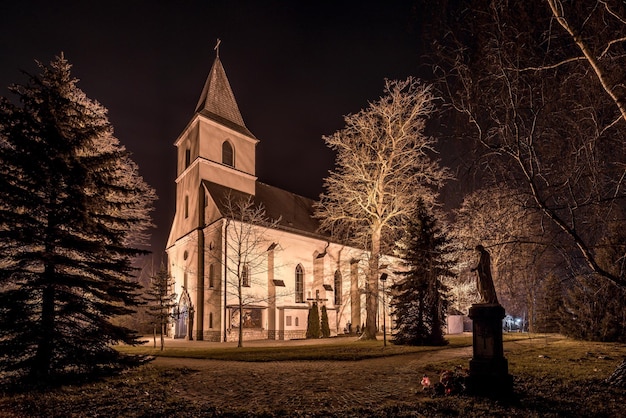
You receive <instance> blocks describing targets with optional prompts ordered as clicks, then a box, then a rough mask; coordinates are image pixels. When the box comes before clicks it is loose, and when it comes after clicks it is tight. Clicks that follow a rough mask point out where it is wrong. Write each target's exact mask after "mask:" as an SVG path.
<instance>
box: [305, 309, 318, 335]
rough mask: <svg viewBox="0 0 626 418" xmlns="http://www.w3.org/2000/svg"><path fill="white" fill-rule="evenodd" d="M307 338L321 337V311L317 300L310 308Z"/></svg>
mask: <svg viewBox="0 0 626 418" xmlns="http://www.w3.org/2000/svg"><path fill="white" fill-rule="evenodd" d="M306 337H307V338H319V337H320V313H319V310H318V309H317V302H313V304H312V305H311V308H310V309H309V317H308V320H307V327H306Z"/></svg>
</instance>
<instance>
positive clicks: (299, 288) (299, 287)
mask: <svg viewBox="0 0 626 418" xmlns="http://www.w3.org/2000/svg"><path fill="white" fill-rule="evenodd" d="M301 302H304V270H303V269H302V265H301V264H298V265H297V266H296V303H301Z"/></svg>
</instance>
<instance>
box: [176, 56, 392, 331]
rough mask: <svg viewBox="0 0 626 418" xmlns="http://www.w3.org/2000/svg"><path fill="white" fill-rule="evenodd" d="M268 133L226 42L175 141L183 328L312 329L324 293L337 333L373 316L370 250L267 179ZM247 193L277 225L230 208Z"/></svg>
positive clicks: (179, 308)
mask: <svg viewBox="0 0 626 418" xmlns="http://www.w3.org/2000/svg"><path fill="white" fill-rule="evenodd" d="M258 142H259V140H258V139H257V138H256V137H255V136H254V134H253V133H252V132H250V130H248V128H247V127H246V125H245V123H244V121H243V118H242V116H241V113H240V111H239V107H238V105H237V102H236V100H235V96H234V94H233V91H232V89H231V86H230V83H229V81H228V78H227V77H226V72H225V70H224V67H223V66H222V63H221V61H220V58H219V50H218V54H217V55H216V58H215V61H214V63H213V66H212V68H211V71H210V73H209V75H208V77H207V80H206V82H205V84H204V88H203V89H202V93H201V95H200V100H199V101H198V104H197V106H196V109H195V112H194V115H193V117H192V118H191V120H190V122H189V123H188V124H187V126H186V127H185V129H184V130H183V131H182V133H181V134H180V136H179V137H178V139H177V140H176V142H175V144H174V145H175V146H176V150H177V171H176V212H175V215H174V219H173V222H172V226H171V230H170V234H169V238H168V241H167V246H166V252H167V257H168V270H169V272H170V275H171V276H172V278H173V279H174V282H175V293H176V294H177V296H178V298H179V300H178V306H177V308H176V309H175V315H174V316H175V319H174V323H173V325H172V330H171V333H172V336H173V337H174V338H186V339H190V340H193V339H195V340H205V341H216V342H219V341H236V340H237V338H238V333H239V327H242V329H241V331H242V332H243V339H244V340H253V339H271V340H288V339H299V338H304V337H305V335H306V329H307V317H308V312H309V308H310V306H311V304H312V303H314V302H316V303H318V305H319V306H320V307H322V306H324V307H325V309H326V312H327V315H328V323H329V326H330V330H331V335H338V334H342V333H344V332H346V331H349V330H352V331H353V332H354V330H355V329H356V328H357V326H359V325H360V324H363V323H364V322H365V294H364V291H363V289H364V287H365V279H366V274H365V272H366V268H367V254H366V253H365V252H364V251H363V250H360V249H357V248H351V247H348V246H345V245H342V244H341V243H338V242H334V241H333V240H332V239H331V238H330V237H329V236H327V235H324V234H321V233H320V232H318V223H317V221H316V219H315V218H314V217H313V203H314V201H313V200H311V199H308V198H305V197H302V196H298V195H296V194H293V193H290V192H288V191H285V190H281V189H279V188H277V187H273V186H271V185H268V184H264V183H262V182H260V181H258V179H257V177H256V173H255V165H256V152H255V150H256V145H257V144H258ZM246 198H247V199H249V201H250V202H253V203H254V205H255V207H262V208H263V210H264V214H265V216H266V218H267V219H270V220H274V222H273V223H272V224H271V226H270V227H267V226H262V225H253V224H246V222H241V221H239V220H237V219H232V217H231V216H229V213H232V212H231V211H229V208H231V207H232V202H233V201H234V200H236V199H246ZM234 231H244V232H245V233H246V234H248V235H254V236H255V239H254V246H253V247H250V249H251V250H250V251H251V252H254V254H249V253H245V254H243V255H244V256H245V257H241V255H242V253H238V254H237V255H238V256H239V257H238V258H237V257H234V252H235V253H236V251H233V249H235V250H236V248H237V247H238V246H239V247H241V245H240V244H241V242H237V239H238V238H237V237H238V236H239V237H240V236H241V235H237V234H235V233H233V232H234ZM248 235H247V236H248ZM250 260H253V262H251V261H250ZM392 261H393V260H381V264H382V263H385V264H389V265H390V264H391V263H392ZM240 305H241V306H242V307H243V313H242V314H241V315H240V313H239V312H240V310H239V307H240ZM379 311H380V312H379V315H382V314H383V313H382V306H381V307H379ZM379 323H382V319H380V321H379ZM387 323H390V322H389V321H387Z"/></svg>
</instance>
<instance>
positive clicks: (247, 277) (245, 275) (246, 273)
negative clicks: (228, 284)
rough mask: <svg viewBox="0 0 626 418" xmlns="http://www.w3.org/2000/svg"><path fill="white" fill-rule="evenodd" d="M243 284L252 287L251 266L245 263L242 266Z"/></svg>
mask: <svg viewBox="0 0 626 418" xmlns="http://www.w3.org/2000/svg"><path fill="white" fill-rule="evenodd" d="M241 285H242V286H244V287H250V266H248V265H247V264H244V265H243V267H242V268H241Z"/></svg>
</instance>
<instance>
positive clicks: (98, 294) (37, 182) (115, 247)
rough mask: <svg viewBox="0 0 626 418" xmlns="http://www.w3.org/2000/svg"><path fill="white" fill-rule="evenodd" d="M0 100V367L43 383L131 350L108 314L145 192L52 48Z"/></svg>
mask: <svg viewBox="0 0 626 418" xmlns="http://www.w3.org/2000/svg"><path fill="white" fill-rule="evenodd" d="M39 67H40V74H39V75H29V76H28V77H29V79H28V81H27V83H26V84H24V85H16V86H12V87H10V91H11V92H12V93H14V94H16V95H17V96H18V97H19V103H20V104H19V105H15V104H13V103H11V102H10V101H9V100H8V99H6V98H1V99H0V246H1V248H0V266H1V268H0V318H1V320H0V372H1V373H0V375H1V376H2V379H3V383H7V382H9V383H17V382H27V381H34V382H40V383H41V382H43V383H45V382H50V381H52V380H56V379H59V378H62V377H64V376H71V375H77V374H81V375H82V374H85V373H93V372H97V371H99V370H102V369H112V368H113V369H117V368H118V367H120V366H122V365H123V364H127V361H129V360H130V359H129V358H128V357H125V356H123V355H122V354H120V353H119V352H118V351H116V350H115V349H113V348H112V346H111V345H112V344H114V343H117V342H124V343H127V344H137V343H139V342H140V341H139V339H138V335H137V333H136V332H135V331H133V330H130V329H128V328H125V327H122V326H119V325H115V324H114V323H113V322H112V319H113V318H115V317H117V316H119V315H127V314H130V313H133V312H134V307H135V306H137V305H138V303H139V299H138V294H137V292H138V290H139V288H140V286H139V285H138V284H137V283H135V282H133V281H131V280H129V279H130V277H131V276H132V274H133V271H134V269H133V267H132V265H131V263H132V261H133V259H134V257H135V256H137V255H140V254H142V253H145V251H144V250H141V249H140V248H138V247H140V246H141V245H144V244H145V243H146V238H147V237H146V236H145V231H146V230H147V228H149V227H150V226H151V221H150V211H151V208H152V204H153V201H154V199H155V194H154V191H153V189H151V188H150V187H149V186H148V185H147V184H146V183H145V182H144V181H143V179H142V178H141V177H140V175H139V174H138V168H137V166H136V165H135V164H134V162H133V161H132V160H131V158H130V154H129V152H128V151H126V149H125V148H124V147H123V146H122V145H120V143H119V141H118V140H117V139H116V138H115V137H114V136H113V129H112V127H111V124H110V123H109V121H108V118H107V115H106V109H105V108H104V107H102V106H101V105H100V104H99V103H97V102H95V101H93V100H90V99H89V98H87V97H86V95H85V94H84V93H83V92H82V91H81V90H80V89H79V88H78V87H77V80H76V79H74V78H73V77H72V76H71V74H70V69H71V65H70V64H69V63H68V61H67V60H66V59H65V58H64V57H63V56H61V57H57V58H56V59H54V60H53V61H52V62H51V63H50V64H49V65H47V66H45V65H42V64H39Z"/></svg>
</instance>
